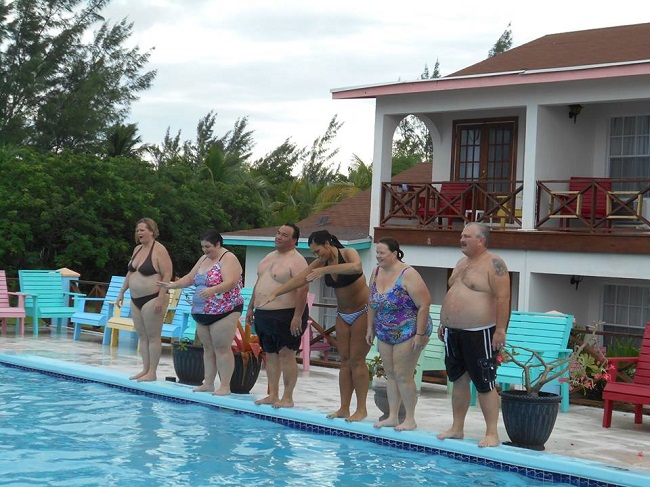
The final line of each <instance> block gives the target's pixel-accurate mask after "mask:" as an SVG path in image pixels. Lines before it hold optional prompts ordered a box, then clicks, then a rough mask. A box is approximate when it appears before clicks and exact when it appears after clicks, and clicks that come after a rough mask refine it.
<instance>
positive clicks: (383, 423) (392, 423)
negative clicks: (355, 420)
mask: <svg viewBox="0 0 650 487" xmlns="http://www.w3.org/2000/svg"><path fill="white" fill-rule="evenodd" d="M397 424H398V419H397V418H391V417H390V416H389V417H388V418H386V419H384V420H383V421H377V422H376V423H375V424H374V426H375V428H383V427H384V426H392V427H395V426H397Z"/></svg>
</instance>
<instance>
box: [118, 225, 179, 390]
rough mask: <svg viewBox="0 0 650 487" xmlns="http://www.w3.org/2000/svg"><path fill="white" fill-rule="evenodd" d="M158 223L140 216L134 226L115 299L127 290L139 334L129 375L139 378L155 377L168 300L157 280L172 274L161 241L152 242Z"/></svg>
mask: <svg viewBox="0 0 650 487" xmlns="http://www.w3.org/2000/svg"><path fill="white" fill-rule="evenodd" d="M158 234H159V232H158V225H156V222H155V221H153V220H152V219H151V218H142V219H141V220H139V221H138V223H137V224H136V227H135V241H136V243H138V244H139V245H138V246H136V248H135V249H134V250H133V255H132V256H131V260H130V261H129V265H128V273H127V274H126V279H124V284H123V285H122V289H121V291H120V294H119V295H118V297H117V303H118V304H119V305H120V306H121V305H122V301H123V299H124V293H125V292H126V290H127V289H130V290H131V317H132V318H133V324H134V325H135V330H136V331H137V332H138V337H139V338H140V355H141V356H142V370H141V371H140V372H139V373H137V374H135V375H134V376H132V377H131V379H136V380H138V381H140V382H144V381H154V380H156V370H157V369H158V362H159V361H160V352H161V349H162V343H161V340H160V332H161V330H162V325H163V320H164V319H165V311H166V310H167V305H168V303H169V297H168V295H167V289H165V288H164V287H161V286H159V285H158V281H169V280H170V278H171V276H172V260H171V258H170V257H169V253H168V252H167V249H166V248H165V246H164V245H162V244H161V243H159V242H156V238H157V237H158Z"/></svg>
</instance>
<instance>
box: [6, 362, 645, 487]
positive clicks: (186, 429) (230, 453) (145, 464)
mask: <svg viewBox="0 0 650 487" xmlns="http://www.w3.org/2000/svg"><path fill="white" fill-rule="evenodd" d="M2 362H4V363H9V364H13V365H16V366H19V367H22V368H27V369H34V370H45V371H50V373H54V374H61V377H60V378H58V379H56V378H55V379H52V378H50V377H44V376H43V375H42V374H34V373H29V372H25V371H17V370H15V369H11V368H7V367H0V377H2V379H1V380H2V383H3V384H9V385H8V386H5V387H4V388H3V392H2V395H1V396H0V400H2V402H3V403H5V404H4V405H3V406H2V408H0V411H2V412H1V413H0V414H2V416H4V418H3V419H2V421H1V422H0V424H1V425H2V426H1V428H2V429H1V430H0V433H1V434H2V438H3V441H2V447H0V448H1V450H0V451H2V454H1V455H0V472H8V471H9V472H12V474H13V475H20V477H18V478H13V481H14V482H13V483H11V482H8V479H6V474H5V475H2V474H0V485H16V482H15V481H16V480H17V479H20V482H22V483H23V485H28V484H31V485H33V483H32V482H30V479H31V480H35V479H36V477H29V475H30V474H29V473H28V471H33V470H34V469H37V468H38V469H40V477H41V478H51V479H53V480H54V479H56V480H57V481H56V482H54V481H52V482H51V485H56V484H57V483H65V484H66V485H97V481H98V479H102V482H101V483H102V484H103V485H124V484H125V482H126V481H127V479H128V483H129V484H130V485H145V484H146V485H152V483H155V484H156V485H179V484H192V485H206V484H210V483H215V484H218V485H241V484H242V483H247V484H250V485H298V484H300V485H305V484H312V485H319V486H320V485H370V484H372V485H389V484H393V483H397V482H399V483H400V484H401V485H403V486H406V485H421V484H422V483H423V482H426V483H430V484H433V481H434V480H437V481H442V482H443V484H442V485H460V484H462V485H472V484H474V485H533V484H532V483H531V480H530V478H526V477H524V476H522V475H515V476H514V477H509V478H506V477H502V476H503V475H505V473H504V472H503V471H508V470H510V471H516V472H519V473H525V474H527V475H528V476H529V477H535V478H538V479H541V480H547V481H549V482H553V481H555V482H558V481H563V482H565V483H566V484H570V485H642V483H641V482H643V484H645V483H646V482H645V478H643V477H640V476H635V475H634V474H632V473H630V472H625V471H620V470H618V469H613V468H612V469H604V471H603V472H599V471H598V469H599V468H600V469H603V466H602V465H600V464H596V463H595V462H581V461H580V460H575V459H572V460H571V461H570V463H571V465H572V467H573V470H568V471H567V473H565V474H562V473H560V474H556V475H554V474H552V473H550V472H549V471H548V469H550V468H552V467H554V465H552V464H553V461H552V460H553V456H552V455H548V454H546V455H544V454H541V455H540V456H539V460H540V462H539V463H540V465H541V464H543V466H544V467H546V469H547V470H546V471H544V469H542V468H540V467H535V466H534V465H531V463H535V462H534V461H532V462H531V459H530V458H529V459H528V465H529V466H528V467H520V466H517V463H519V460H520V459H519V458H517V457H518V456H521V453H520V452H518V451H517V450H516V449H512V448H507V447H500V448H497V449H490V450H491V451H486V450H482V451H481V452H482V453H483V452H485V453H487V454H490V455H493V456H494V454H495V453H499V451H500V455H501V460H497V459H495V458H479V457H476V456H475V455H473V454H470V451H471V449H472V446H471V445H464V446H465V448H466V450H467V451H462V449H461V450H460V451H450V450H444V451H443V450H440V449H439V448H435V447H433V446H431V443H435V442H436V441H437V440H436V441H434V440H435V439H433V438H431V437H430V435H425V434H421V435H417V434H415V432H413V433H410V434H409V435H408V438H409V439H411V440H414V442H413V443H409V444H406V443H405V442H404V441H403V438H404V436H405V435H404V434H403V433H402V434H399V433H396V432H393V431H390V430H386V431H384V430H381V431H380V432H378V431H377V430H374V429H373V428H372V426H371V425H368V424H350V423H345V422H343V421H340V422H339V421H336V422H335V423H336V426H337V427H336V428H333V427H332V424H333V422H332V420H324V419H323V418H322V415H315V414H313V413H311V412H309V411H304V410H299V409H295V410H284V411H283V410H281V411H277V410H271V408H268V407H260V406H255V405H254V404H253V403H252V401H250V402H249V401H245V400H242V399H241V398H233V397H228V398H213V397H212V396H207V397H206V396H204V395H201V396H197V395H196V394H192V393H191V392H190V390H189V389H188V388H185V387H182V386H178V385H175V384H165V383H162V382H159V383H148V384H134V383H133V382H130V381H128V380H127V379H126V378H125V377H124V374H120V373H116V372H111V371H106V370H101V369H95V368H92V367H86V366H79V365H76V364H69V363H63V362H56V361H52V360H50V359H41V358H39V357H26V356H18V355H16V356H13V355H11V356H7V355H2V354H0V363H2ZM10 373H11V374H19V377H18V378H10V377H8V374H10ZM23 377H25V378H23ZM71 377H76V378H80V379H85V380H89V381H98V382H105V383H107V384H112V385H115V386H118V387H120V388H124V389H132V388H133V387H137V389H138V390H139V392H140V393H144V395H143V394H140V395H135V394H132V393H131V392H126V391H120V390H116V389H115V388H106V387H105V386H99V385H96V384H92V383H87V382H82V383H80V382H79V381H78V380H77V381H74V380H71ZM44 381H51V382H52V383H51V384H48V385H47V386H46V387H45V389H46V390H49V389H50V388H52V387H55V386H56V387H59V386H61V387H63V391H62V392H60V393H58V395H59V396H60V397H62V398H63V401H62V404H57V405H55V404H52V402H53V400H54V399H53V398H51V397H50V395H46V394H43V393H42V392H37V388H36V385H38V384H39V383H41V382H44ZM24 382H29V384H28V385H27V387H23V386H22V385H21V383H24ZM82 392H84V393H89V394H90V397H91V398H92V400H88V399H87V398H77V397H76V395H77V393H82ZM6 393H8V394H9V397H10V398H11V399H7V396H6ZM162 396H165V397H166V398H167V399H169V400H168V401H163V400H161V399H162ZM197 398H198V399H202V400H203V401H201V402H205V403H211V404H208V405H209V406H210V407H206V406H205V405H201V404H197V403H196V399H197ZM127 400H128V402H127ZM171 401H175V402H179V403H180V404H173V403H172V402H171ZM37 403H41V404H43V406H41V407H40V409H37V413H34V412H32V413H29V412H28V410H27V408H28V407H30V406H31V405H34V404H37ZM127 404H129V405H127ZM73 405H74V406H75V409H78V410H77V411H76V412H74V413H73V412H69V411H68V409H69V408H70V407H72V406H73ZM214 406H220V407H221V408H229V409H230V408H231V409H234V410H237V411H239V412H244V414H235V413H233V412H228V411H223V410H215V407H214ZM122 408H125V409H122ZM82 417H86V418H90V419H91V424H90V425H89V426H80V423H79V421H80V420H81V419H82ZM35 418H38V419H43V420H44V424H42V425H40V426H34V425H31V422H33V421H32V419H35ZM261 419H266V420H271V421H273V422H275V423H276V424H271V423H269V421H261ZM21 421H25V423H24V424H22V423H20V422H21ZM215 423H224V424H228V425H229V426H232V427H234V430H226V431H215V430H214V427H215ZM136 426H137V427H138V428H136ZM285 426H291V427H292V428H293V429H289V428H286V427H285ZM32 427H33V428H35V430H34V431H32V432H31V433H29V434H27V431H28V429H29V428H32ZM143 431H144V432H152V433H153V436H151V437H146V438H144V434H143V433H142V432H143ZM261 432H263V433H261ZM307 432H309V433H307ZM312 432H316V433H325V435H323V434H321V435H313V434H312ZM109 433H110V434H109ZM197 433H198V434H197ZM111 434H115V435H116V436H112V435H111ZM141 436H142V437H143V438H140V437H141ZM400 436H401V437H402V438H399V437H400ZM5 438H12V441H13V440H14V439H15V440H18V439H21V438H27V439H28V444H27V445H20V446H16V447H6V446H5V444H8V443H7V442H6V441H5ZM71 439H73V441H71ZM358 439H365V440H370V441H373V442H374V444H373V443H370V442H360V441H357V440H358ZM269 440H270V441H269ZM419 440H422V441H419ZM427 441H428V443H429V444H428V445H427V444H426V443H427ZM32 442H33V444H32ZM71 443H74V444H79V445H81V446H80V447H79V448H72V446H71ZM438 443H440V442H438ZM447 443H449V442H447ZM455 443H459V446H463V444H464V442H455ZM377 444H380V445H384V446H385V447H390V448H388V449H383V447H379V446H377ZM280 446H283V447H286V449H282V450H280V449H279V447H280ZM445 446H447V444H446V445H445ZM32 447H34V448H35V449H34V450H33V451H32ZM366 450H369V451H366ZM407 450H411V451H407ZM28 452H30V453H28ZM432 453H438V454H439V455H435V456H432V455H431V454H432ZM472 453H473V452H472ZM497 456H498V455H497ZM20 458H22V459H23V461H24V462H26V464H25V467H24V470H21V469H20V468H19V467H18V463H17V462H18V461H19V459H20ZM506 458H507V459H508V460H509V462H508V463H504V462H503V460H504V459H506ZM534 458H536V457H535V456H534V455H533V460H534ZM449 459H459V460H463V462H462V463H461V462H457V461H456V460H452V462H453V463H451V464H449V463H446V462H447V461H449ZM5 462H9V463H5ZM220 462H224V463H220ZM473 464H482V465H488V466H492V467H497V468H499V469H500V470H501V471H499V470H497V468H485V469H484V470H483V471H480V470H476V465H473ZM519 464H520V465H525V463H523V462H522V463H519ZM531 467H532V468H531ZM581 467H584V471H590V475H589V476H590V477H592V479H591V480H590V479H588V478H585V477H582V476H578V475H575V474H573V475H572V474H570V473H569V472H576V471H577V469H580V468H581ZM280 468H282V469H284V470H283V471H280ZM554 470H555V471H556V472H562V470H557V469H554ZM67 472H73V476H72V478H71V479H67V480H65V481H63V480H62V479H59V477H64V476H65V475H67ZM199 473H200V474H201V475H203V477H201V478H198V477H194V476H195V475H198V474H199ZM451 473H457V474H459V475H460V477H459V479H456V480H452V479H451V478H450V477H449V475H450V474H451ZM234 474H238V475H241V476H240V477H234ZM594 474H595V476H594ZM608 474H609V475H610V478H606V475H608ZM32 475H33V474H32ZM509 475H514V474H509ZM356 476H358V477H356ZM141 479H146V480H147V481H146V482H145V481H144V480H143V482H142V483H138V482H139V481H140V480H141ZM593 479H597V480H593ZM40 485H43V483H41V484H40Z"/></svg>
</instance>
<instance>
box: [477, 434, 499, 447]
mask: <svg viewBox="0 0 650 487" xmlns="http://www.w3.org/2000/svg"><path fill="white" fill-rule="evenodd" d="M500 444H501V441H499V437H498V436H497V435H485V438H483V439H482V440H481V441H479V443H478V446H479V447H481V448H484V447H486V446H499V445H500Z"/></svg>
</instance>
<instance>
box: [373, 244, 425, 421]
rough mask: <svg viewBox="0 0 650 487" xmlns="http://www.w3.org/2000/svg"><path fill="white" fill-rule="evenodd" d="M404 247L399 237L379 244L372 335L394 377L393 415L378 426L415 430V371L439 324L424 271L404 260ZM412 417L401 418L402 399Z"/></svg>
mask: <svg viewBox="0 0 650 487" xmlns="http://www.w3.org/2000/svg"><path fill="white" fill-rule="evenodd" d="M402 257H404V252H402V251H401V250H400V248H399V243H398V242H397V240H395V239H393V238H389V237H387V238H382V239H380V240H379V241H378V243H377V268H376V269H375V270H374V271H373V273H372V275H371V277H370V281H371V284H370V300H369V303H370V309H369V310H368V333H367V335H366V340H367V341H368V343H369V344H371V345H372V342H373V340H374V338H375V337H377V340H378V343H377V347H378V349H379V354H380V355H381V359H382V362H383V365H384V370H385V372H386V378H387V379H388V387H387V393H388V406H389V413H388V417H387V418H386V419H385V420H383V421H379V422H377V423H375V427H376V428H381V427H382V426H393V427H394V428H395V430H397V431H403V430H413V429H415V428H416V427H417V424H416V423H415V405H416V403H417V390H416V387H415V380H414V378H413V375H414V373H415V366H416V364H417V361H418V359H419V358H420V353H422V350H423V349H424V347H425V346H426V344H427V342H428V341H429V336H430V335H431V331H432V329H433V326H432V323H431V317H430V316H429V304H430V302H431V295H430V294H429V290H428V289H427V286H426V285H425V283H424V281H423V280H422V277H421V276H420V274H419V273H418V272H417V271H416V270H415V269H413V268H412V267H410V266H408V265H406V264H404V263H403V262H402ZM402 401H403V402H404V410H405V411H406V416H405V418H404V421H403V422H402V423H399V420H398V411H399V407H400V404H401V403H402Z"/></svg>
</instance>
